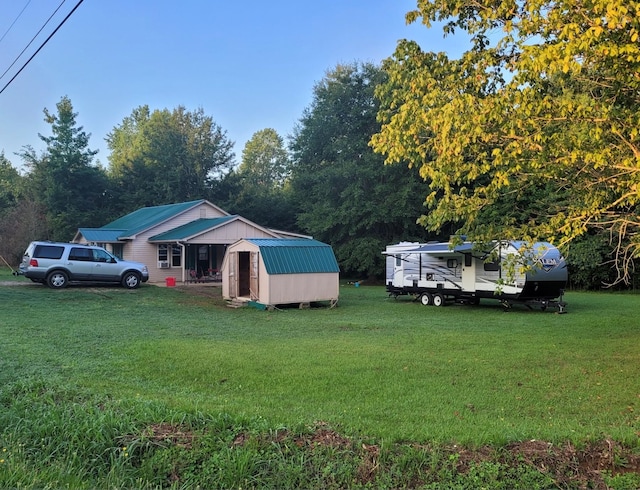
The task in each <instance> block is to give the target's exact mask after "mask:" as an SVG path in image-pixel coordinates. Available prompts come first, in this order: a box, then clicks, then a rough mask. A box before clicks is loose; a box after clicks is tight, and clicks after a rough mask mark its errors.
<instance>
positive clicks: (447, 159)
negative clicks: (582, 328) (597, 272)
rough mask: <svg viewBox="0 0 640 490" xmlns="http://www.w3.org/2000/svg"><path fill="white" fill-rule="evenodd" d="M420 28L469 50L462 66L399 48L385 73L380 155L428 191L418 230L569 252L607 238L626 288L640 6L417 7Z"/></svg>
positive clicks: (540, 1) (636, 174) (638, 218)
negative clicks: (437, 28) (581, 242)
mask: <svg viewBox="0 0 640 490" xmlns="http://www.w3.org/2000/svg"><path fill="white" fill-rule="evenodd" d="M418 20H421V21H422V22H423V23H424V24H425V25H426V26H431V24H432V23H434V22H443V24H444V31H445V34H451V33H453V32H455V31H462V32H463V33H464V34H466V35H468V36H470V39H471V44H470V48H469V50H468V51H466V52H465V53H464V54H463V55H462V56H461V57H460V59H455V60H453V59H449V58H448V57H447V56H446V55H444V54H442V53H432V52H424V51H422V50H421V49H420V48H419V46H418V45H417V44H416V43H414V42H410V41H401V42H400V43H399V44H398V46H397V49H396V51H395V54H394V55H393V57H391V58H390V59H388V60H386V61H385V63H384V69H385V70H386V72H387V73H388V75H389V78H388V81H387V83H386V84H384V85H383V86H382V87H381V88H380V90H379V92H378V96H379V98H380V102H381V111H380V121H381V123H382V129H381V131H380V132H379V133H378V134H376V135H375V136H374V137H373V139H372V145H373V147H374V148H375V150H376V151H377V152H380V153H383V154H384V155H385V156H386V161H387V162H388V163H393V162H406V161H408V162H409V163H410V164H413V165H416V166H418V167H419V168H420V172H421V174H422V176H423V177H424V178H425V179H427V181H428V182H429V183H430V187H431V189H430V192H429V194H428V196H427V202H428V205H429V206H430V210H429V212H428V213H427V214H425V215H424V216H423V217H422V220H421V222H422V223H423V224H424V225H425V226H427V227H428V228H430V229H432V230H437V229H439V228H440V227H442V226H443V225H444V224H445V223H449V222H452V221H454V222H457V223H458V224H459V232H460V233H464V234H467V235H469V236H470V237H472V238H477V239H479V240H486V239H491V238H528V239H531V240H533V239H540V238H542V239H550V240H552V241H555V242H556V243H558V244H559V245H561V246H562V245H567V244H569V243H571V242H572V241H575V239H576V238H577V237H580V236H581V235H584V234H585V233H587V232H596V233H605V234H607V236H608V237H610V238H611V242H612V243H611V247H610V249H611V251H612V254H613V257H614V262H615V264H616V265H617V270H618V276H617V279H616V280H618V281H621V280H627V279H628V278H629V275H630V273H631V271H632V261H633V259H634V258H635V257H637V256H638V254H639V252H640V234H638V231H640V213H639V209H638V199H639V198H640V187H639V185H638V184H639V181H640V146H639V139H638V131H639V129H640V112H639V111H638V107H639V104H640V77H639V76H638V73H639V72H640V42H639V32H640V11H639V10H638V6H637V5H636V3H634V2H631V3H629V2H623V1H622V0H612V1H611V0H607V1H604V0H595V1H592V2H587V3H585V2H578V1H576V0H561V1H551V0H535V1H525V2H519V1H516V0H504V1H500V2H489V1H486V0H479V1H469V0H453V1H451V2H445V3H442V2H433V1H428V0H419V1H418V4H417V9H416V10H415V11H412V12H409V13H408V14H407V21H408V22H414V21H418Z"/></svg>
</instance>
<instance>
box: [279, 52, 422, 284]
mask: <svg viewBox="0 0 640 490" xmlns="http://www.w3.org/2000/svg"><path fill="white" fill-rule="evenodd" d="M384 80H385V75H384V73H383V72H382V71H381V70H380V68H379V67H376V66H374V65H372V64H370V63H365V64H357V63H353V64H351V65H338V66H337V67H336V68H335V69H334V70H332V71H330V72H328V73H327V74H326V76H325V78H324V79H323V80H322V81H321V82H320V83H318V84H317V85H316V86H315V88H314V93H313V102H312V104H311V106H310V107H309V108H307V109H306V110H305V112H304V114H303V116H302V118H301V120H300V123H299V125H298V127H297V128H296V130H295V133H294V136H293V140H292V143H291V149H292V152H293V167H292V177H291V185H292V188H293V190H294V193H295V196H296V202H297V205H298V207H299V209H300V213H299V215H298V224H299V226H300V227H301V228H302V229H303V230H305V231H306V232H307V233H309V234H311V235H313V236H314V237H315V238H317V239H319V240H321V241H325V242H327V243H330V244H331V245H332V246H333V248H334V251H335V253H336V256H337V258H338V261H339V262H340V265H341V269H342V270H343V272H346V273H347V274H358V275H363V276H373V275H378V276H379V275H382V274H383V271H384V258H383V256H382V254H381V251H382V250H384V249H385V247H386V246H387V245H388V244H390V243H393V242H397V241H399V240H411V239H421V238H423V237H424V235H425V233H424V230H421V229H420V227H419V226H417V224H416V217H417V216H418V215H419V214H420V213H421V211H422V203H423V199H422V197H421V196H422V195H423V194H424V192H426V186H425V184H424V183H423V182H422V181H421V179H420V177H419V175H418V173H417V172H416V171H415V170H409V171H407V170H406V169H404V168H401V167H397V166H396V167H391V166H385V165H384V164H383V158H382V157H381V156H379V155H376V154H374V153H373V151H372V150H371V148H370V147H369V146H368V142H369V140H370V138H371V136H372V135H373V134H374V133H376V132H377V131H379V130H380V125H379V123H378V122H377V121H376V114H377V111H378V104H377V102H376V100H375V98H374V89H375V87H376V86H377V85H378V84H380V83H382V82H384Z"/></svg>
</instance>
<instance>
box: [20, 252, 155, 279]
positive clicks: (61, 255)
mask: <svg viewBox="0 0 640 490" xmlns="http://www.w3.org/2000/svg"><path fill="white" fill-rule="evenodd" d="M18 273H19V274H23V275H24V276H25V277H28V278H29V279H31V280H32V281H34V282H41V283H43V284H47V285H48V286H49V287H52V288H56V289H60V288H64V287H66V286H67V285H68V284H69V282H76V281H83V282H84V281H88V282H112V283H120V284H122V285H123V286H124V287H125V288H128V289H135V288H137V287H138V286H140V283H142V282H147V281H148V280H149V270H148V269H147V266H146V265H144V264H141V263H139V262H128V261H126V260H121V259H119V258H117V257H114V256H113V255H111V254H110V253H109V252H107V251H106V250H105V249H104V248H102V247H94V246H91V245H80V244H78V243H57V242H31V243H30V244H29V246H28V247H27V250H26V251H25V253H24V257H23V258H22V263H21V264H20V267H19V270H18Z"/></svg>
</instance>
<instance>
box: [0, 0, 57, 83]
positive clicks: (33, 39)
mask: <svg viewBox="0 0 640 490" xmlns="http://www.w3.org/2000/svg"><path fill="white" fill-rule="evenodd" d="M29 1H31V0H29ZM65 1H66V0H62V2H61V3H60V5H58V8H57V9H55V10H54V12H53V13H52V14H51V15H50V16H49V18H48V19H47V21H46V22H45V23H44V24H43V25H42V27H41V28H40V30H39V31H38V32H36V34H35V36H33V37H32V38H31V41H29V44H27V45H26V46H25V47H24V49H23V50H22V51H20V54H19V55H18V56H16V59H15V60H13V63H11V65H9V68H7V69H6V70H5V71H4V73H3V74H2V75H0V80H2V79H3V78H4V76H5V75H6V74H7V72H8V71H9V70H11V68H13V65H15V64H16V63H17V62H18V60H19V59H20V56H22V54H23V53H24V52H25V51H26V50H27V48H28V47H29V46H31V43H33V41H35V39H36V37H38V35H39V34H40V33H41V32H42V29H44V28H45V27H46V26H47V24H48V23H49V21H50V20H51V19H52V18H53V16H54V15H56V13H58V10H60V7H62V5H63V4H64V2H65ZM25 8H26V7H25ZM0 41H1V39H0Z"/></svg>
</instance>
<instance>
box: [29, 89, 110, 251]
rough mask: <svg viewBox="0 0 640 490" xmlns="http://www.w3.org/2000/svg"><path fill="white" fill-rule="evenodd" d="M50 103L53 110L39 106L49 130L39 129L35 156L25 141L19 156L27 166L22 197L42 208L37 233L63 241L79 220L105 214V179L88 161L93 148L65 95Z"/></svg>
mask: <svg viewBox="0 0 640 490" xmlns="http://www.w3.org/2000/svg"><path fill="white" fill-rule="evenodd" d="M56 108H57V113H56V114H53V113H50V112H49V111H48V110H47V109H45V110H44V114H45V121H46V122H47V123H49V124H50V125H51V131H52V133H53V134H52V135H51V136H42V135H39V136H40V139H41V140H42V141H44V142H45V143H46V145H47V147H46V150H45V151H44V153H43V154H41V155H39V156H38V155H36V153H35V151H34V150H33V148H31V147H26V148H25V149H24V150H23V151H22V153H21V155H20V156H21V157H22V158H23V160H24V161H25V162H26V164H27V165H28V167H29V169H30V173H29V175H28V177H27V182H26V190H27V193H28V197H29V198H30V199H31V200H33V201H34V202H35V203H39V204H40V205H41V206H42V208H43V209H44V212H45V214H46V227H47V229H48V233H47V234H46V236H40V237H39V238H41V239H42V238H49V239H53V240H61V241H68V240H71V239H72V238H73V236H74V235H75V233H76V231H77V230H78V228H79V227H80V226H84V225H86V224H87V223H96V222H102V220H103V219H104V218H105V216H106V213H107V211H106V209H105V208H106V206H105V202H104V198H105V195H106V194H107V191H108V182H107V177H106V174H105V173H104V171H103V170H102V169H101V168H99V167H96V166H93V165H92V164H91V162H92V160H93V157H94V156H95V154H96V153H97V151H93V150H90V149H89V148H88V145H89V138H90V136H91V135H90V134H88V133H86V132H85V131H84V130H83V128H82V127H81V126H80V127H78V126H77V124H76V117H77V115H78V114H77V113H75V112H73V106H72V104H71V100H70V99H69V98H68V97H62V99H61V100H60V102H58V104H56ZM24 246H26V243H25V244H24Z"/></svg>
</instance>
